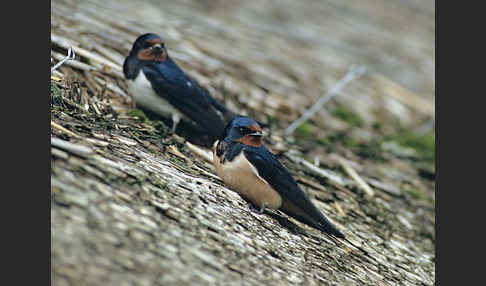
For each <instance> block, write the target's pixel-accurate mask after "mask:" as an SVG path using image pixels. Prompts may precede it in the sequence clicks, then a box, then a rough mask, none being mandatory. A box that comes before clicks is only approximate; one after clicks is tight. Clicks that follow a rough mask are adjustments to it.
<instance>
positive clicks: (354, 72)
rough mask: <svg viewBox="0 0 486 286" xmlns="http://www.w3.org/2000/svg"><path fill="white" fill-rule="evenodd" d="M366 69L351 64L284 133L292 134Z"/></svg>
mask: <svg viewBox="0 0 486 286" xmlns="http://www.w3.org/2000/svg"><path fill="white" fill-rule="evenodd" d="M365 71H366V67H365V66H354V65H353V66H351V67H350V68H349V71H348V73H347V74H346V75H345V76H344V77H343V78H342V79H341V80H340V81H339V82H338V83H337V84H336V85H335V86H334V87H333V88H332V89H331V91H329V92H328V93H327V94H326V95H324V96H322V97H321V98H319V100H318V101H317V102H316V103H315V104H314V105H313V106H312V107H311V108H310V109H308V110H307V111H306V112H305V113H304V114H303V115H302V116H301V117H300V118H299V119H297V120H296V121H294V122H292V124H290V125H289V126H288V127H287V129H285V135H290V134H292V133H293V132H294V131H295V129H297V127H299V126H300V125H301V124H302V123H304V122H305V121H307V120H308V119H309V118H310V117H312V116H313V115H314V114H315V113H316V112H317V111H319V110H320V109H321V108H322V106H323V105H324V104H326V102H328V101H329V100H330V99H331V98H333V97H334V96H336V95H337V94H338V93H339V92H340V91H341V89H343V87H344V86H346V84H347V83H348V82H350V81H352V80H353V79H355V78H358V77H360V76H361V75H363V74H364V73H365Z"/></svg>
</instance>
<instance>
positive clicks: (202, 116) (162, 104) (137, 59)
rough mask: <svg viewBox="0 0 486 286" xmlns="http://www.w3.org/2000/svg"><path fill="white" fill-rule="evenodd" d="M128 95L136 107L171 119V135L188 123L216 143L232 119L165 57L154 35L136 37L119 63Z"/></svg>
mask: <svg viewBox="0 0 486 286" xmlns="http://www.w3.org/2000/svg"><path fill="white" fill-rule="evenodd" d="M123 73H124V74H125V78H126V79H128V89H129V92H130V93H131V94H132V96H133V97H134V99H135V102H136V104H137V105H138V106H140V107H142V108H144V109H148V110H149V111H151V112H154V113H156V114H159V115H162V116H171V117H172V122H173V125H172V131H175V129H176V127H177V125H178V123H179V121H180V120H181V119H182V118H184V119H186V120H187V119H190V120H189V121H191V120H192V121H194V122H196V123H197V124H198V125H199V126H201V127H203V128H204V129H205V131H206V132H207V133H208V134H209V135H210V136H212V137H213V138H215V139H217V138H218V137H219V136H221V133H223V131H224V128H225V126H226V122H227V121H229V120H230V119H232V118H233V117H234V114H233V113H232V112H231V111H229V110H227V109H226V108H225V107H224V106H223V105H222V104H221V103H219V102H218V101H217V100H215V99H214V98H213V97H211V95H210V94H209V93H208V91H206V90H205V89H203V88H202V87H200V86H199V85H198V84H197V83H196V82H195V81H194V80H193V79H191V78H190V77H189V76H187V75H186V74H185V73H184V72H183V71H182V70H181V69H180V68H179V66H177V64H176V63H175V62H174V61H173V60H172V59H171V58H170V57H169V55H168V53H167V48H166V46H165V42H164V40H163V39H162V38H161V37H160V36H158V35H155V34H150V33H149V34H144V35H141V36H139V37H138V38H137V39H136V40H135V42H134V43H133V47H132V49H131V51H130V54H129V55H128V57H127V58H126V59H125V61H124V63H123Z"/></svg>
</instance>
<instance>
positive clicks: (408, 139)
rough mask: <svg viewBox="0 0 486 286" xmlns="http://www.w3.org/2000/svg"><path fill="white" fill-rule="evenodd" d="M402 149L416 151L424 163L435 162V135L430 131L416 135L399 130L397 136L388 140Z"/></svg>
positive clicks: (408, 131)
mask: <svg viewBox="0 0 486 286" xmlns="http://www.w3.org/2000/svg"><path fill="white" fill-rule="evenodd" d="M388 140H394V141H395V142H397V143H398V144H400V145H402V146H404V147H410V148H412V149H414V150H415V151H417V153H418V154H420V155H421V157H422V158H423V159H424V160H425V161H434V160H435V134H434V133H433V131H430V132H428V133H426V134H423V135H417V134H415V133H414V132H412V131H410V130H401V131H399V132H398V134H397V135H395V136H392V137H390V138H388Z"/></svg>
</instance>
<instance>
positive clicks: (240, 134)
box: [223, 116, 263, 147]
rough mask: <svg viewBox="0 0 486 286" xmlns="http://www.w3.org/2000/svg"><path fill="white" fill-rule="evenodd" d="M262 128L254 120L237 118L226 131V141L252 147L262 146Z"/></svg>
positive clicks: (229, 124) (243, 117)
mask: <svg viewBox="0 0 486 286" xmlns="http://www.w3.org/2000/svg"><path fill="white" fill-rule="evenodd" d="M262 136H263V132H262V128H261V127H260V125H259V124H258V122H256V121H255V120H254V119H252V118H250V117H246V116H236V117H235V118H234V119H233V120H232V121H231V122H230V123H228V125H227V126H226V129H225V131H224V135H223V137H224V139H225V140H227V141H233V142H239V143H242V144H245V145H248V146H252V147H260V145H261V144H262Z"/></svg>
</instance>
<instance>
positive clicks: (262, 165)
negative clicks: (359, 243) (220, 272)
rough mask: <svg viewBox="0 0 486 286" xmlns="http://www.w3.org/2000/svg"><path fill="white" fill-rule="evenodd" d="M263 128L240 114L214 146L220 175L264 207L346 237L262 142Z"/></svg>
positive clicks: (340, 236)
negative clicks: (278, 210) (280, 211)
mask: <svg viewBox="0 0 486 286" xmlns="http://www.w3.org/2000/svg"><path fill="white" fill-rule="evenodd" d="M262 135H263V133H262V129H261V127H260V125H259V124H258V123H257V122H256V121H255V120H253V119H252V118H250V117H246V116H236V117H235V118H234V119H233V120H232V121H231V122H230V123H228V125H227V127H226V128H225V131H224V133H223V135H222V136H221V138H220V140H218V141H216V142H215V143H214V146H213V158H214V159H213V160H214V162H213V163H214V165H215V168H216V171H217V173H218V175H219V176H220V177H221V178H222V179H223V181H224V182H225V183H227V184H228V185H229V186H230V187H232V188H233V189H234V190H235V191H236V192H238V193H239V194H240V195H242V196H243V197H244V198H245V199H247V200H249V201H250V202H252V203H253V204H254V205H256V206H257V207H259V208H260V209H261V210H262V211H263V210H264V209H265V208H271V209H280V210H282V211H283V212H284V213H286V214H287V215H289V216H291V217H293V218H295V219H297V220H298V221H300V222H303V223H305V224H307V225H309V226H312V227H314V228H317V229H319V230H321V231H324V232H326V233H328V234H331V235H333V236H336V237H339V238H344V234H343V233H342V232H341V231H339V230H338V229H337V228H336V227H335V226H334V225H333V224H332V223H331V222H330V221H329V220H328V219H327V218H326V217H325V216H324V215H323V214H322V213H321V212H320V211H319V210H318V209H317V207H316V206H315V205H314V204H313V203H312V202H311V201H310V199H309V198H308V197H307V195H306V194H305V193H304V192H303V191H302V190H301V189H300V187H299V186H298V185H297V183H296V181H295V180H294V178H293V177H292V175H291V174H290V173H289V171H288V170H287V169H286V168H285V167H284V166H283V165H282V164H281V163H280V162H279V161H278V159H277V158H275V156H274V155H273V154H272V153H271V152H270V151H268V149H267V148H266V147H265V146H264V145H263V144H262Z"/></svg>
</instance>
